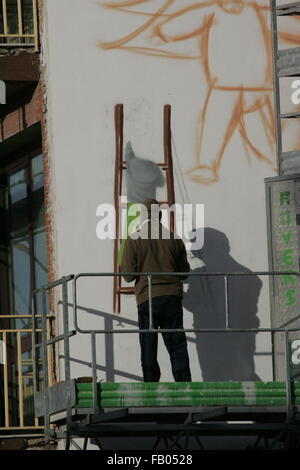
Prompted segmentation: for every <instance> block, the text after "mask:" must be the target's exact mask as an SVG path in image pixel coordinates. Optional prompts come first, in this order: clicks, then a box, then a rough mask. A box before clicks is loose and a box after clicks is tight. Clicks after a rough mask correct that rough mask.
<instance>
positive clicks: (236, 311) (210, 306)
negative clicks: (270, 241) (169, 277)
mask: <svg viewBox="0 0 300 470" xmlns="http://www.w3.org/2000/svg"><path fill="white" fill-rule="evenodd" d="M192 255H193V257H194V258H198V259H199V260H201V261H202V262H203V263H204V266H202V267H199V268H196V269H194V270H192V272H199V273H201V272H203V273H210V272H228V273H230V272H231V273H233V272H242V273H251V271H250V269H248V268H246V267H245V266H242V265H241V264H240V263H238V262H237V261H236V260H235V259H234V258H233V257H232V256H231V255H230V244H229V240H228V238H227V237H226V235H225V234H224V233H223V232H221V231H219V230H216V229H214V228H210V227H207V228H205V229H204V244H203V247H202V248H201V249H200V250H195V251H192ZM186 282H187V283H188V289H187V292H186V294H185V295H184V298H183V306H184V307H185V308H186V309H187V310H189V311H190V312H192V314H193V317H194V322H193V327H194V328H225V327H226V314H225V284H224V278H223V276H208V277H205V276H190V277H189V278H188V279H187V281H186ZM228 287H229V318H230V327H231V328H258V327H259V319H258V317H257V304H258V298H259V294H260V290H261V287H262V282H261V280H260V279H259V278H258V277H257V276H256V275H251V276H232V277H229V278H228ZM255 339H256V333H255V332H254V333H197V334H196V346H197V352H198V356H199V363H200V368H201V371H202V377H203V380H204V381H219V380H220V381H228V380H239V381H241V380H251V381H252V380H253V381H254V380H260V377H258V375H257V374H256V373H255V365H254V354H255ZM194 380H198V379H197V377H194Z"/></svg>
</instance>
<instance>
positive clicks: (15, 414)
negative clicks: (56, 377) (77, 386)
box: [0, 315, 53, 435]
mask: <svg viewBox="0 0 300 470" xmlns="http://www.w3.org/2000/svg"><path fill="white" fill-rule="evenodd" d="M40 318H41V316H40V315H37V316H36V322H37V324H38V322H40ZM51 318H52V317H51V316H48V317H47V319H46V323H47V338H48V339H50V330H51ZM31 319H32V316H31V315H0V340H1V341H0V347H1V351H0V353H1V354H0V359H1V360H0V435H4V433H5V434H6V433H12V432H14V433H16V432H18V431H21V432H22V435H23V434H24V432H27V433H29V434H30V435H31V434H32V432H34V431H39V430H40V431H41V430H42V429H43V426H42V423H41V420H40V419H38V418H35V417H34V378H33V356H34V355H33V354H32V331H33V330H32V322H31ZM41 331H42V330H41V328H40V327H38V328H36V329H35V333H36V335H39V336H40V334H41ZM48 361H49V364H52V361H51V358H50V357H48ZM38 363H39V364H40V363H41V360H39V359H38ZM39 373H40V374H41V371H40V372H39ZM48 373H49V377H48V380H49V381H50V382H51V383H52V378H53V375H52V374H53V370H52V369H51V368H50V369H49V371H48Z"/></svg>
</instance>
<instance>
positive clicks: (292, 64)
mask: <svg viewBox="0 0 300 470" xmlns="http://www.w3.org/2000/svg"><path fill="white" fill-rule="evenodd" d="M292 15H300V2H294V3H286V4H284V5H277V4H276V0H271V28H272V53H273V80H274V106H275V134H276V153H277V164H278V173H279V175H286V174H292V173H297V172H299V170H300V149H299V150H293V151H289V152H283V151H282V128H281V120H282V119H294V118H300V111H297V112H293V113H287V114H282V113H281V106H280V87H279V79H280V78H282V77H297V76H300V47H294V48H290V49H284V50H278V30H277V17H278V16H292Z"/></svg>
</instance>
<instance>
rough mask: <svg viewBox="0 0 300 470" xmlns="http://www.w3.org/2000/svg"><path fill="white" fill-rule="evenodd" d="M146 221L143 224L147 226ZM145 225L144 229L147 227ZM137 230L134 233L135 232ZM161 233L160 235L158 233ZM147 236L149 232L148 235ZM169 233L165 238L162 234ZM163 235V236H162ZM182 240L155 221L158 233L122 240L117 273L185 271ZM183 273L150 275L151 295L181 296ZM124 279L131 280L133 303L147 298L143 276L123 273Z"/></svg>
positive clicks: (184, 251) (184, 254)
mask: <svg viewBox="0 0 300 470" xmlns="http://www.w3.org/2000/svg"><path fill="white" fill-rule="evenodd" d="M149 225H150V224H149V223H147V226H148V227H149ZM147 226H146V230H148V228H147ZM136 233H137V232H136ZM162 234H164V235H162ZM149 235H150V234H149ZM167 235H169V239H168V238H166V236H167ZM163 236H164V239H163ZM189 270H190V265H189V263H188V261H187V256H186V250H185V246H184V243H183V241H182V240H181V239H180V238H175V237H174V233H172V232H168V231H167V230H166V229H165V228H164V227H163V226H162V225H161V224H159V236H158V238H157V239H153V238H151V237H150V236H149V237H148V239H143V238H141V237H140V238H137V239H133V238H130V237H128V239H127V240H126V243H125V248H124V253H123V259H122V264H121V272H123V273H124V272H189ZM186 277H187V276H180V277H179V276H153V277H152V297H159V296H162V295H178V296H180V297H182V292H183V288H182V283H181V279H186ZM123 278H124V279H125V281H127V282H131V281H134V280H135V287H134V291H135V296H136V301H137V304H138V305H139V304H141V303H143V302H145V301H146V300H148V299H149V297H148V279H147V276H123Z"/></svg>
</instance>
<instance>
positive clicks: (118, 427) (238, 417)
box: [32, 272, 300, 449]
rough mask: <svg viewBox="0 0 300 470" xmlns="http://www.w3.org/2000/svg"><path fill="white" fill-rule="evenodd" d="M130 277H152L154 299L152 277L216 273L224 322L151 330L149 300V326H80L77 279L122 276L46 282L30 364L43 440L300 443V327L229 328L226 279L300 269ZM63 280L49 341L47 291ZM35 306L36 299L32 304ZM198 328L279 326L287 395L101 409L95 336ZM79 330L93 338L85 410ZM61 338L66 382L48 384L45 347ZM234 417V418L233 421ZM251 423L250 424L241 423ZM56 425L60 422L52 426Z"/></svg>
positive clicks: (173, 444)
mask: <svg viewBox="0 0 300 470" xmlns="http://www.w3.org/2000/svg"><path fill="white" fill-rule="evenodd" d="M125 274H127V275H136V274H138V275H144V276H147V278H148V288H149V298H150V299H152V296H151V286H152V280H153V278H155V276H156V275H159V276H161V275H162V274H163V275H168V276H170V274H171V275H174V276H182V275H187V274H188V276H204V277H205V276H210V277H211V276H217V277H222V278H223V279H224V289H225V293H226V295H225V315H226V327H225V328H218V329H216V328H210V329H200V328H187V329H180V330H175V329H174V330H170V329H158V330H157V329H154V328H153V312H152V301H151V302H149V320H150V325H149V329H147V330H140V329H126V328H123V329H121V330H115V329H99V330H89V329H82V328H80V327H79V325H78V305H77V281H78V279H79V278H83V277H84V278H95V277H100V278H101V277H102V278H103V277H107V276H120V275H121V274H120V273H80V274H77V275H69V276H64V277H62V278H61V279H59V280H57V281H55V282H52V283H50V284H47V285H45V286H43V287H42V288H40V289H38V290H36V291H35V292H34V296H36V295H37V294H41V295H42V299H43V312H42V315H43V320H42V330H43V333H42V342H41V343H40V344H37V343H36V342H35V337H36V334H35V323H36V321H35V311H34V310H33V316H32V322H33V331H34V333H33V362H34V377H35V381H34V387H35V410H36V415H37V416H44V425H45V442H50V440H53V439H54V440H55V439H65V440H66V449H69V447H70V445H71V442H72V443H73V444H74V446H75V447H76V448H77V447H78V443H77V442H76V441H74V438H77V437H81V438H84V448H86V447H87V443H88V439H89V438H91V439H93V442H94V443H96V444H97V445H98V446H99V448H100V449H101V448H103V446H102V443H101V439H102V438H103V437H122V436H123V437H124V436H139V437H140V436H154V437H156V441H155V444H154V448H157V446H158V445H159V444H160V443H162V442H163V443H164V444H165V447H166V448H167V449H174V448H177V449H182V448H183V447H182V442H181V441H182V438H184V440H185V444H184V446H185V448H188V446H189V445H190V442H191V439H193V440H194V441H195V442H196V443H197V445H198V447H199V448H200V449H203V443H202V441H201V440H200V437H199V436H228V435H229V436H256V442H255V446H254V447H259V446H260V445H261V443H263V445H264V446H265V448H276V447H277V446H280V447H281V448H299V445H300V443H299V436H300V425H299V424H300V421H299V411H300V407H299V406H298V405H297V404H296V402H295V399H294V394H293V390H294V385H295V383H294V381H293V378H292V374H291V364H290V346H289V335H290V333H291V332H295V331H299V330H300V328H295V327H293V328H292V327H289V328H287V327H281V328H248V329H247V328H231V327H230V302H229V290H230V289H229V283H228V279H229V278H232V277H236V276H281V275H287V274H290V275H295V276H299V275H300V274H299V273H297V272H290V273H287V272H251V273H245V272H242V273H203V272H201V273H199V272H196V273H195V272H191V273H151V272H149V273H125ZM69 283H71V285H72V292H73V294H72V295H73V298H72V304H71V309H72V314H73V323H74V328H75V329H74V330H70V329H69V308H70V307H69V306H70V304H69V299H68V285H69ZM57 286H61V289H62V315H63V318H62V320H63V333H62V334H60V335H58V336H56V337H54V338H51V339H48V338H47V335H46V318H47V310H48V309H47V302H46V294H47V292H48V291H49V290H51V289H53V288H54V287H57ZM33 305H35V302H33ZM179 331H181V332H194V333H196V334H206V333H243V334H249V333H263V332H264V333H270V334H271V335H273V334H274V333H276V332H282V333H283V334H284V338H285V361H286V379H285V385H284V384H283V385H284V391H285V395H286V397H285V400H284V404H282V405H279V406H277V405H272V404H271V405H262V406H257V404H253V405H249V404H248V405H244V406H232V405H226V404H224V405H222V406H203V405H199V406H194V405H191V406H188V405H187V406H163V405H162V406H152V407H149V406H123V407H115V408H109V407H102V406H101V403H100V404H99V396H98V384H97V359H96V347H97V344H96V336H97V335H110V334H116V333H121V334H140V333H142V334H143V333H163V332H179ZM76 334H81V335H88V336H89V337H90V344H91V370H92V377H91V378H89V379H88V380H87V381H88V382H90V384H91V390H92V401H91V405H90V406H89V407H88V408H82V407H79V406H78V403H77V391H76V386H77V384H78V383H80V382H82V380H80V379H74V378H71V370H70V344H69V340H70V338H71V337H72V336H74V335H76ZM59 341H63V344H64V371H63V373H64V381H63V382H59V383H58V384H56V385H54V386H52V387H51V386H50V384H49V380H48V368H49V364H48V360H49V354H48V348H49V347H52V346H53V345H54V344H56V343H57V342H59ZM40 346H41V347H42V363H43V388H42V389H41V387H40V383H39V381H38V371H37V369H38V365H37V355H36V350H37V348H38V347H40ZM229 421H230V422H229ZM241 421H250V422H251V423H247V424H245V423H241ZM53 426H55V427H53Z"/></svg>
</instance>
